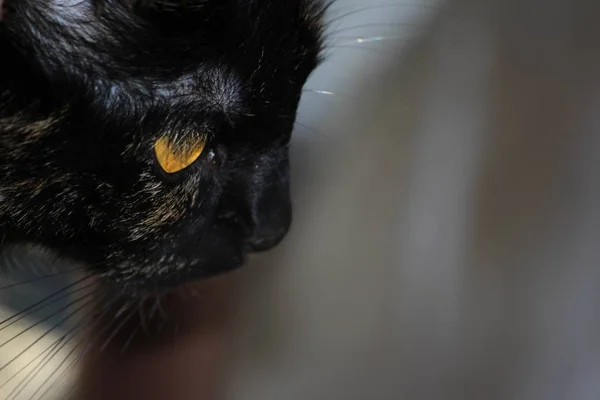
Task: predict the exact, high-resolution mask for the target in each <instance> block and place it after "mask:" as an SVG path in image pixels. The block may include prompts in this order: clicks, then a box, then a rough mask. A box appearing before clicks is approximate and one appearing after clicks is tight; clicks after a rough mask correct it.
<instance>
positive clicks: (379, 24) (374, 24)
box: [328, 22, 416, 39]
mask: <svg viewBox="0 0 600 400" xmlns="http://www.w3.org/2000/svg"><path fill="white" fill-rule="evenodd" d="M384 26H389V27H403V26H405V27H412V28H416V25H415V23H410V22H371V23H368V24H359V25H352V26H346V27H343V28H338V29H335V30H332V31H331V32H329V33H328V34H329V36H330V37H331V38H333V39H335V38H336V37H337V35H338V34H340V33H345V32H348V31H352V30H357V29H362V28H370V27H375V28H381V27H384Z"/></svg>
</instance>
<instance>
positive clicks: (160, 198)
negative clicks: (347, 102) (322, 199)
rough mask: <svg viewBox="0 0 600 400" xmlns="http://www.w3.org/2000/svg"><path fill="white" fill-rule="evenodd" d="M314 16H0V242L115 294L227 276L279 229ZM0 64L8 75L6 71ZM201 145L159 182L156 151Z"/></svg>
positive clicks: (218, 12) (271, 6)
mask: <svg viewBox="0 0 600 400" xmlns="http://www.w3.org/2000/svg"><path fill="white" fill-rule="evenodd" d="M325 8H326V4H324V3H323V2H321V1H317V0H286V1H283V2H282V1H278V0H256V1H242V0H226V1H202V0H195V1H183V2H168V1H151V2H149V1H135V2H132V1H130V2H124V1H116V0H102V1H101V0H51V1H42V0H6V1H5V2H4V4H3V19H2V21H1V22H0V54H2V59H3V62H2V63H1V65H0V155H1V157H0V234H1V235H2V238H3V243H13V242H33V243H37V244H41V245H44V246H47V247H49V248H52V249H54V250H56V251H57V252H59V253H60V254H62V255H64V256H68V257H71V258H75V259H77V260H80V261H83V262H85V263H86V264H87V265H90V268H93V270H94V271H95V272H97V273H99V274H101V275H103V276H104V277H107V278H109V279H110V280H112V281H113V282H117V283H118V285H119V286H120V287H125V286H126V287H128V288H155V287H160V286H163V285H170V284H173V283H178V282H181V281H182V280H188V279H192V278H199V277H206V276H210V275H214V274H217V273H221V272H224V271H227V270H229V269H232V268H236V267H238V266H239V265H241V263H242V262H243V258H244V255H245V254H246V253H247V252H248V251H259V250H266V249H269V248H271V247H273V246H274V245H276V244H277V243H278V242H279V241H280V240H281V239H282V238H283V237H284V235H285V233H286V232H287V230H288V228H289V224H290V221H291V204H290V200H289V170H288V169H289V165H288V164H289V163H288V149H287V146H288V143H289V139H290V134H291V131H292V127H293V124H294V120H295V114H296V108H297V105H298V102H299V99H300V94H301V89H302V86H303V84H304V82H305V81H306V79H307V77H308V76H309V74H310V73H311V72H312V71H313V69H314V68H315V67H316V66H317V64H318V63H319V60H320V53H321V49H322V29H323V26H322V16H323V13H324V11H325ZM4 60H6V61H4ZM195 135H205V136H207V137H208V144H207V147H206V149H205V151H204V153H203V154H202V155H201V157H200V158H199V159H198V160H197V161H196V162H195V163H194V164H193V165H192V166H191V167H189V168H187V169H185V170H183V171H181V172H179V173H177V174H175V175H166V174H164V173H163V172H162V171H161V170H160V168H159V167H158V166H157V162H156V159H155V157H154V153H153V151H152V146H153V144H154V142H155V141H156V140H157V139H158V138H159V137H161V136H167V137H168V138H169V139H171V140H172V141H173V142H175V143H178V142H181V141H184V139H186V138H189V137H193V136H195Z"/></svg>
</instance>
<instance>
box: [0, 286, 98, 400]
mask: <svg viewBox="0 0 600 400" xmlns="http://www.w3.org/2000/svg"><path fill="white" fill-rule="evenodd" d="M105 297H106V296H105ZM108 311H109V309H108V308H107V309H106V311H105V312H104V314H106V313H107V312H108ZM69 318H70V317H69ZM93 318H94V315H93V314H92V315H87V316H86V317H85V318H84V319H83V320H82V321H79V323H77V324H76V325H75V326H74V327H72V328H71V329H69V331H67V332H66V333H65V334H63V335H62V336H61V337H59V338H58V339H57V340H55V341H54V342H53V343H52V344H50V345H49V346H48V347H47V348H46V349H45V350H43V351H42V352H40V353H39V354H38V355H37V356H36V357H35V358H34V359H32V360H31V361H29V362H28V363H27V364H26V365H24V366H23V367H21V368H20V369H19V370H18V371H17V372H15V373H14V374H13V375H12V376H11V377H10V378H9V379H8V380H7V381H6V382H4V383H3V384H2V386H0V390H1V389H3V388H4V387H5V386H6V385H7V384H8V383H9V382H11V381H12V380H13V379H14V378H16V377H17V376H19V375H20V374H21V373H23V371H25V370H26V369H27V368H29V367H30V366H31V365H32V364H33V363H34V362H36V361H38V360H39V359H40V358H41V357H44V358H43V359H42V360H40V361H39V363H38V365H37V366H36V367H35V368H34V369H33V370H32V371H30V372H29V373H28V374H27V375H26V376H25V377H24V378H23V379H22V380H21V382H20V383H19V384H18V385H17V386H16V387H15V388H14V389H13V391H12V392H11V394H14V395H15V396H14V397H15V398H16V396H17V395H18V394H19V393H20V392H21V391H22V390H23V389H24V388H25V387H26V386H27V385H28V384H29V383H30V382H31V381H32V380H33V378H34V377H35V375H37V374H38V373H39V372H40V371H41V370H42V369H43V366H42V367H41V368H40V365H42V364H47V363H48V362H49V361H50V360H51V359H52V358H53V357H54V356H55V355H56V354H57V353H58V352H60V351H61V350H62V349H63V348H64V347H65V346H66V345H67V344H68V342H69V341H70V340H72V339H73V337H74V336H75V334H76V333H77V331H79V330H81V329H82V328H83V327H85V326H88V325H90V324H91V323H92V322H93ZM69 336H70V338H69V340H67V341H66V342H65V340H66V339H67V338H68V337H69ZM83 341H84V339H81V340H80V341H79V343H78V344H77V345H76V346H75V347H74V349H76V348H77V347H79V346H80V345H81V344H82V343H83ZM63 342H64V343H63ZM54 350H56V351H54ZM51 354H52V355H51ZM58 369H60V367H59V368H58ZM58 369H57V370H58ZM66 372H67V371H66V370H65V371H64V372H63V374H61V377H62V376H64V374H65V373H66ZM59 379H60V378H59ZM25 381H27V383H26V384H25V385H23V383H24V382H25ZM52 386H54V384H53V385H52ZM19 387H21V389H20V390H18V388H19ZM48 389H50V387H49V388H48ZM48 389H47V390H48ZM17 390H18V392H17V393H13V392H15V391H17ZM47 390H46V391H47ZM45 393H46V392H44V394H45ZM44 394H43V395H42V396H41V398H44ZM7 398H10V395H9V397H7Z"/></svg>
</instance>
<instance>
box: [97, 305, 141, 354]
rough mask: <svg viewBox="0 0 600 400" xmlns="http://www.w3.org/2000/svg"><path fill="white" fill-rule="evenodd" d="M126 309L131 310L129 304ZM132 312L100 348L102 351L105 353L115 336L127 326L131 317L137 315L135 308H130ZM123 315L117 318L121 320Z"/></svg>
mask: <svg viewBox="0 0 600 400" xmlns="http://www.w3.org/2000/svg"><path fill="white" fill-rule="evenodd" d="M126 307H127V308H129V303H126ZM129 310H130V312H129V313H127V314H126V315H125V318H123V320H122V321H121V322H120V323H119V324H118V325H117V327H116V328H115V330H114V331H113V332H112V333H111V334H110V336H109V337H108V338H107V339H106V340H105V341H104V344H103V345H102V346H101V347H100V351H105V350H106V348H107V347H108V345H109V344H110V342H111V341H112V340H113V339H114V337H115V336H117V334H118V333H119V331H120V330H121V329H122V328H123V327H124V326H125V324H126V323H127V322H128V321H129V319H130V318H131V317H133V316H134V315H135V313H136V311H137V310H136V309H135V307H131V308H129ZM122 315H123V314H122V313H121V314H120V315H118V316H116V317H115V318H119V317H120V316H122Z"/></svg>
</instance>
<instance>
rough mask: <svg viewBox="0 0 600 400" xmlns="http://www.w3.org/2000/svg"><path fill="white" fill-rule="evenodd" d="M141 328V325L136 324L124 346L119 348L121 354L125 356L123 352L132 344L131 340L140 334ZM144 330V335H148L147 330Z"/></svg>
mask: <svg viewBox="0 0 600 400" xmlns="http://www.w3.org/2000/svg"><path fill="white" fill-rule="evenodd" d="M141 328H142V324H138V325H137V327H136V328H135V329H133V330H132V331H131V335H129V337H128V338H127V340H126V341H125V344H124V345H123V347H121V354H125V352H126V351H127V349H128V348H129V346H130V345H131V343H132V342H133V339H135V337H136V336H137V334H138V333H139V332H140V329H141ZM145 329H146V333H148V331H147V328H145Z"/></svg>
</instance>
